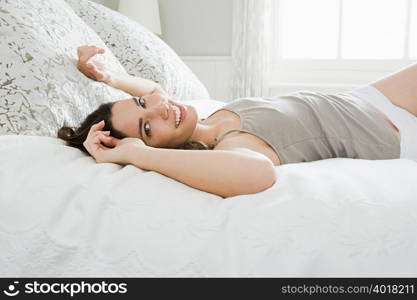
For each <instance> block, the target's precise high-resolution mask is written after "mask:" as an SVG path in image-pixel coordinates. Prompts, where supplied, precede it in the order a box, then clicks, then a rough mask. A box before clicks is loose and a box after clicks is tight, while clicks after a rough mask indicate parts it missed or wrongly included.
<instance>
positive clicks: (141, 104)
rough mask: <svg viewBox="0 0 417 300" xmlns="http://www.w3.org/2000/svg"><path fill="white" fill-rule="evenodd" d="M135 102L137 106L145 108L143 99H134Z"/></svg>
mask: <svg viewBox="0 0 417 300" xmlns="http://www.w3.org/2000/svg"><path fill="white" fill-rule="evenodd" d="M135 100H136V103H137V104H138V105H140V106H142V107H143V108H146V103H145V99H143V98H142V97H135Z"/></svg>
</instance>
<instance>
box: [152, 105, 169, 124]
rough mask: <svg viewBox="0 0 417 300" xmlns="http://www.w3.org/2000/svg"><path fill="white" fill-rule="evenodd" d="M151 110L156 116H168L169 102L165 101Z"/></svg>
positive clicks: (165, 117) (166, 117)
mask: <svg viewBox="0 0 417 300" xmlns="http://www.w3.org/2000/svg"><path fill="white" fill-rule="evenodd" d="M152 111H153V112H154V114H155V115H156V116H160V117H161V118H162V119H164V120H166V119H168V118H169V104H168V103H167V102H165V101H163V102H161V103H159V104H158V105H156V106H155V107H154V109H153V110H152Z"/></svg>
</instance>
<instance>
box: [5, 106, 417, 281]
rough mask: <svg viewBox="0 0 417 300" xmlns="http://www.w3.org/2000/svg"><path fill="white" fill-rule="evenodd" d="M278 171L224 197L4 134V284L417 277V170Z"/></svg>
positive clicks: (335, 165) (375, 165) (416, 166)
mask: <svg viewBox="0 0 417 300" xmlns="http://www.w3.org/2000/svg"><path fill="white" fill-rule="evenodd" d="M212 108H213V107H212ZM212 108H211V109H212ZM276 172H277V174H278V180H277V182H276V184H275V185H274V186H273V187H271V188H270V189H268V190H266V191H264V192H261V193H258V194H252V195H243V196H236V197H231V198H227V199H222V198H221V197H218V196H215V195H213V194H209V193H207V192H203V191H200V190H197V189H194V188H191V187H189V186H187V185H184V184H182V183H180V182H177V181H175V180H173V179H171V178H168V177H166V176H163V175H161V174H159V173H156V172H152V171H143V170H141V169H138V168H136V167H133V166H125V167H121V166H119V165H116V164H97V163H95V161H94V160H93V159H92V158H91V157H89V156H86V155H84V154H82V153H81V151H79V150H77V149H74V148H71V147H68V146H65V145H64V142H62V141H60V140H58V139H55V138H51V137H39V136H0V276H1V277H5V276H7V277H21V276H27V277H50V276H51V277H64V276H65V277H71V276H75V277H88V276H97V277H110V276H112V277H119V276H128V277H145V276H146V277H152V276H158V277H178V276H181V277H189V276H193V277H223V276H226V277H230V276H233V277H234V276H239V277H246V276H249V277H259V276H267V277H270V276H274V277H284V276H285V277H291V276H293V277H301V276H303V277H305V276H311V277H318V276H321V277H329V276H332V277H342V276H343V277H365V276H372V277H400V276H410V277H416V276H417V184H416V183H417V181H416V177H417V176H416V174H417V163H416V162H413V161H410V160H406V159H397V160H380V161H370V160H354V159H345V158H338V159H328V160H322V161H316V162H311V163H300V164H290V165H283V166H280V167H277V168H276ZM219 174H221V170H219Z"/></svg>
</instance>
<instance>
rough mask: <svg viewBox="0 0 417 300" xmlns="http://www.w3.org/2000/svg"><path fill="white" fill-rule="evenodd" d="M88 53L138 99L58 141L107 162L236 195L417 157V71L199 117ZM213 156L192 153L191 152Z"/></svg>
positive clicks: (82, 52) (95, 73)
mask: <svg viewBox="0 0 417 300" xmlns="http://www.w3.org/2000/svg"><path fill="white" fill-rule="evenodd" d="M103 52H104V50H103V49H99V48H97V47H95V46H81V47H79V48H78V58H79V60H78V69H79V70H80V71H81V72H82V73H83V74H85V75H86V76H88V77H89V78H91V79H93V80H97V81H101V82H104V83H106V84H108V85H110V86H112V87H114V88H117V89H121V90H123V91H125V92H126V93H129V94H130V95H132V98H129V99H125V100H120V101H116V102H114V103H106V104H102V105H101V106H100V107H99V108H98V109H97V110H96V111H94V112H93V113H91V114H90V115H89V116H87V118H86V119H85V120H84V121H83V123H82V124H81V125H80V127H79V128H76V129H75V130H74V129H72V128H70V127H63V128H61V129H60V131H59V133H58V137H60V138H61V139H63V140H66V141H67V142H68V144H69V145H71V146H74V147H77V148H79V149H82V150H83V151H87V152H88V153H89V154H90V155H91V156H92V157H93V158H95V160H96V161H97V162H100V163H102V162H112V163H118V164H123V165H124V164H132V165H135V166H137V167H139V168H141V169H144V170H151V171H156V172H159V173H161V174H164V175H166V176H169V177H171V178H173V179H175V180H178V181H180V182H182V183H184V184H187V185H189V186H191V187H193V188H197V189H200V190H204V191H207V192H209V193H213V194H217V195H219V196H222V197H230V196H235V195H241V194H253V193H258V192H261V191H263V190H265V189H267V188H269V187H271V186H272V185H273V184H274V182H275V181H276V173H275V168H274V166H278V165H281V164H287V163H298V162H308V161H315V160H320V159H327V158H336V157H347V158H359V159H395V158H411V159H416V158H417V146H416V144H417V134H416V132H417V118H416V116H417V84H416V83H417V65H414V66H411V67H409V68H406V69H404V70H402V71H400V72H398V73H396V74H393V75H391V76H389V77H387V78H384V79H382V80H379V81H377V82H375V83H373V84H370V85H368V86H365V87H362V88H358V89H356V90H353V91H351V92H348V93H337V94H323V93H317V92H307V91H303V92H298V93H292V94H290V95H286V96H280V97H274V98H264V99H260V98H249V99H248V98H244V99H237V100H235V101H232V102H231V103H227V104H225V106H224V107H222V108H221V109H218V110H217V111H215V112H213V113H212V114H211V115H210V116H209V117H208V118H206V119H199V116H198V115H197V111H196V109H195V108H194V107H193V106H190V105H181V104H180V103H179V102H175V101H173V100H172V99H171V98H170V96H169V95H168V94H167V93H166V92H165V91H164V90H163V89H162V88H161V87H160V86H159V85H158V84H157V83H155V82H153V81H150V80H146V79H143V78H138V77H134V76H129V75H121V74H114V73H112V72H111V71H109V70H107V69H106V66H104V65H102V64H100V63H98V62H97V61H94V60H93V57H94V56H95V55H97V54H101V53H103ZM196 149H199V150H203V151H190V150H196Z"/></svg>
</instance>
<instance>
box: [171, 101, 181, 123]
mask: <svg viewBox="0 0 417 300" xmlns="http://www.w3.org/2000/svg"><path fill="white" fill-rule="evenodd" d="M172 108H173V109H174V111H175V127H178V125H179V124H180V120H181V110H180V109H179V108H178V107H176V106H175V105H173V106H172Z"/></svg>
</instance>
